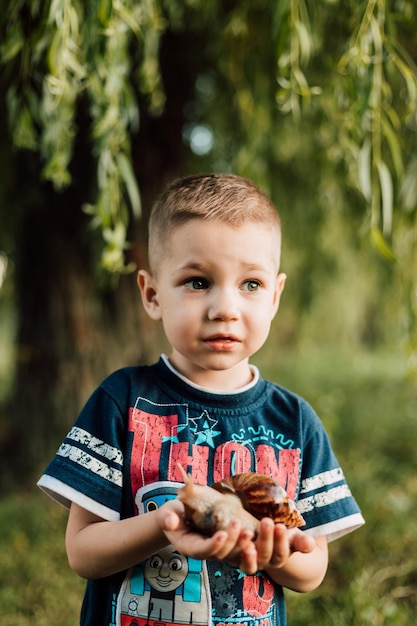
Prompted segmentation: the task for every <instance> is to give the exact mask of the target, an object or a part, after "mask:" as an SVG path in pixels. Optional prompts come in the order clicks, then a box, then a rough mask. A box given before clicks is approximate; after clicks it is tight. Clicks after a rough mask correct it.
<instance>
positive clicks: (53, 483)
mask: <svg viewBox="0 0 417 626" xmlns="http://www.w3.org/2000/svg"><path fill="white" fill-rule="evenodd" d="M124 422H125V420H124V416H123V409H121V408H120V407H119V406H118V404H117V403H116V401H115V400H114V399H113V398H112V396H111V395H110V394H109V393H108V391H106V389H105V388H104V387H103V386H101V387H99V388H98V389H97V390H96V391H95V392H94V393H93V395H92V396H91V397H90V399H89V400H88V402H87V404H86V405H85V407H84V409H83V410H82V411H81V413H80V415H79V417H78V419H77V421H76V423H75V424H74V426H73V427H72V428H71V430H70V431H69V433H68V434H67V436H66V438H65V439H64V441H63V443H62V444H61V446H60V447H59V449H58V451H57V453H56V455H55V457H54V458H53V459H52V461H51V462H50V463H49V465H48V466H47V468H46V469H45V471H44V473H43V475H42V476H41V478H40V479H39V481H38V486H39V487H40V488H41V489H42V490H43V491H44V492H45V493H46V494H48V495H49V496H51V497H52V498H53V499H54V500H56V501H57V502H59V503H60V504H62V505H64V506H65V507H68V508H69V506H70V505H71V502H74V503H76V504H78V505H79V506H82V507H83V508H85V509H87V510H88V511H90V512H92V513H94V514H96V515H98V516H100V517H102V518H103V519H106V520H109V521H117V520H118V519H120V510H121V501H122V487H123V452H122V450H123V445H122V439H123V437H125V428H124Z"/></svg>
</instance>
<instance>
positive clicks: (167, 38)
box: [0, 0, 417, 469]
mask: <svg viewBox="0 0 417 626" xmlns="http://www.w3.org/2000/svg"><path fill="white" fill-rule="evenodd" d="M416 25H417V15H416V8H415V6H414V3H413V2H411V1H407V0H366V1H364V2H360V3H358V2H354V1H353V0H349V1H348V2H338V1H337V0H334V1H327V2H317V3H315V2H306V1H305V0H261V1H260V2H256V3H253V2H250V0H244V1H240V2H234V1H233V0H226V1H225V0H211V1H209V2H206V1H203V0H188V1H186V2H180V1H179V0H178V1H177V0H146V1H145V0H144V1H143V2H142V1H141V2H135V1H134V0H117V1H116V0H88V1H86V2H81V0H49V1H46V2H41V1H40V0H13V1H11V0H9V1H8V2H7V6H6V8H5V9H4V11H3V12H2V15H1V17H0V27H1V32H2V37H1V41H2V42H3V43H2V47H1V58H2V63H3V69H4V72H3V77H2V85H3V89H2V93H4V94H5V102H4V103H3V106H4V107H5V109H6V110H7V113H8V119H9V128H10V133H11V134H10V143H12V144H13V145H14V146H15V148H17V149H18V152H16V153H14V155H13V168H11V170H10V174H11V176H10V178H9V179H8V181H7V185H5V184H4V185H3V191H2V195H3V197H5V198H7V202H3V203H2V209H0V210H2V213H6V212H7V211H8V214H7V215H5V217H4V220H5V223H6V219H7V220H8V228H7V232H8V233H9V235H8V239H7V241H11V239H10V232H11V231H13V233H14V237H13V238H12V240H13V241H17V242H18V244H17V245H16V247H15V250H16V254H15V257H16V267H17V269H16V291H17V305H18V311H19V320H20V324H19V331H18V342H19V345H20V351H19V355H20V358H19V367H18V373H17V384H16V394H15V399H14V402H13V406H14V407H19V408H18V410H17V411H16V418H15V420H14V424H15V427H14V429H12V430H11V431H10V434H11V436H12V437H13V440H16V439H17V436H20V438H21V440H22V446H21V452H20V453H19V455H18V458H19V462H20V464H21V465H23V464H24V463H27V468H28V469H31V468H32V467H33V465H34V462H35V459H39V458H40V457H44V456H46V454H47V452H49V450H50V448H51V445H52V443H51V442H56V441H57V440H59V437H57V431H58V430H60V433H61V434H62V422H65V421H66V420H68V422H69V423H70V422H71V421H72V419H73V414H74V411H75V410H76V409H77V408H79V406H80V404H81V401H82V400H84V399H85V395H86V393H87V388H89V389H91V387H92V383H93V382H97V379H99V378H100V377H101V375H102V374H103V372H105V371H108V369H112V368H113V367H114V365H115V361H114V353H115V351H117V352H118V353H119V355H120V359H119V360H120V362H126V361H128V362H131V361H138V360H140V359H147V357H148V351H149V344H150V342H149V343H147V342H146V337H148V338H149V333H141V334H139V333H138V331H137V330H136V325H143V324H145V320H144V319H142V318H141V317H140V314H139V313H138V311H139V309H136V303H135V300H134V298H135V296H133V288H134V285H133V280H132V277H131V276H130V275H129V274H126V275H124V274H125V273H126V272H128V271H129V270H130V269H131V268H132V266H133V264H134V263H135V261H137V259H138V258H140V259H141V262H142V260H143V258H144V247H145V243H146V235H145V226H146V220H147V215H148V211H149V206H150V202H151V200H152V199H153V197H154V196H155V194H156V192H157V190H159V188H160V187H161V184H162V183H163V181H164V180H167V179H169V178H172V177H173V176H176V175H178V174H182V173H185V172H186V171H193V170H202V169H209V170H233V171H235V172H237V173H239V174H242V175H247V176H249V177H251V178H253V179H255V180H256V181H257V182H258V183H259V184H260V185H261V186H262V187H263V188H264V189H265V190H266V191H267V192H268V193H270V194H271V196H272V197H273V199H276V200H277V204H279V206H280V209H281V211H282V214H283V219H284V222H286V217H287V216H289V215H290V213H291V212H292V213H291V220H289V219H288V220H287V221H288V223H289V226H288V232H289V236H290V238H291V237H293V238H294V239H295V238H297V237H299V236H300V232H301V233H305V234H306V237H305V239H304V243H303V255H302V256H301V257H299V258H297V259H296V260H295V263H296V264H298V266H299V268H300V271H302V270H304V269H305V270H307V269H308V271H309V272H310V274H309V275H310V276H312V273H311V272H312V271H313V270H314V271H316V272H319V271H320V272H323V271H324V268H326V267H328V266H329V265H331V263H329V255H330V254H333V252H334V251H329V250H323V249H322V248H323V246H322V245H321V243H320V242H321V241H322V237H323V232H324V230H325V228H328V229H329V228H330V227H329V224H332V223H333V221H332V220H334V219H335V212H337V219H338V220H339V222H340V223H343V224H344V228H346V229H347V230H348V231H349V232H351V233H352V237H353V236H356V237H357V238H359V239H360V237H358V234H357V229H358V225H362V229H363V226H364V225H365V228H366V230H367V232H369V233H370V235H371V239H372V241H373V243H374V244H375V245H376V246H377V248H378V250H379V251H380V252H381V253H382V254H383V255H384V256H385V257H386V258H387V259H388V260H389V262H390V263H394V259H396V264H395V265H396V269H395V270H392V271H393V272H397V274H398V276H399V277H401V290H402V291H401V295H402V301H403V302H405V301H407V320H408V323H409V326H410V331H409V335H408V336H409V337H410V345H411V346H412V350H415V343H416V338H415V335H414V338H413V333H416V331H415V330H413V329H415V327H416V325H415V318H416V316H417V301H416V294H415V291H414V288H413V277H414V276H415V274H416V270H417V259H416V252H415V250H416V246H415V237H416V215H417V211H416V206H417V185H416V183H415V180H417V178H416V168H417V161H416V158H415V156H414V154H415V143H416V134H415V130H416V129H415V109H416V104H417V71H416V68H415V65H414V62H413V58H415V56H416V49H415V46H416V44H415V37H414V33H415V29H416ZM196 153H197V155H198V156H196ZM306 173H307V176H306ZM22 178H23V179H24V180H25V182H26V184H25V186H24V187H22V186H21V185H20V184H19V181H21V180H22ZM41 179H42V181H43V182H42V183H40V182H39V181H40V180H41ZM299 181H302V183H303V184H302V185H300V182H299ZM307 202H308V206H309V211H308V212H306V211H305V208H304V207H305V206H306V203H307ZM7 206H9V207H10V206H13V213H14V217H13V218H12V219H10V218H9V214H10V209H6V207H7ZM2 221H3V218H2ZM101 236H102V240H103V242H104V245H102V244H101V243H100V238H101ZM0 238H2V239H3V240H4V241H5V238H6V235H5V234H2V235H0ZM129 241H135V245H134V246H133V245H132V244H129V243H128V242H129ZM0 244H1V245H2V246H4V247H6V248H7V245H10V244H7V243H5V242H3V241H2V240H1V239H0ZM13 245H14V244H13ZM320 249H321V250H320ZM318 250H320V254H317V251H318ZM6 251H7V250H6ZM326 255H327V256H326ZM34 259H37V260H38V262H39V265H38V266H37V268H38V271H37V273H36V274H35V276H34V275H33V272H31V271H30V269H31V268H34ZM100 265H101V266H102V267H103V268H104V269H105V270H106V271H109V270H110V271H112V272H116V273H117V274H118V275H119V278H118V279H117V282H118V287H117V289H110V288H109V286H108V285H105V281H104V279H103V274H102V273H100V272H99V270H98V267H99V266H100ZM326 271H327V270H326ZM98 277H99V278H100V280H98V281H97V278H98ZM97 284H98V285H99V286H97ZM297 297H298V298H299V301H300V302H303V304H304V305H305V306H307V305H308V304H309V303H310V302H311V301H312V299H313V298H314V289H312V287H311V281H310V282H309V281H308V280H306V281H304V282H303V284H302V286H301V288H300V290H299V294H298V296H297ZM132 300H133V302H134V304H133V305H132ZM128 311H133V313H130V314H129V313H128ZM375 317H376V313H374V318H375ZM126 318H130V320H131V321H130V323H129V325H128V329H126V325H125V324H126V322H125V321H124V320H125V319H126ZM110 329H111V331H110ZM112 337H114V338H115V345H114V344H113V345H111V346H110V345H109V343H111V341H112V339H111V338H112ZM132 346H134V347H132ZM110 361H112V364H111V366H110ZM33 380H36V385H33V384H29V382H30V381H33ZM63 407H65V409H64V408H63ZM45 414H47V416H48V417H47V420H45V417H44V415H45ZM20 415H25V416H30V419H29V418H27V417H26V421H25V425H24V426H23V424H22V422H21V420H20V419H19V416H20ZM51 423H53V424H54V426H53V428H51V427H50V425H51ZM30 444H31V445H30ZM41 444H42V445H41ZM29 450H31V451H30V452H28V451H29Z"/></svg>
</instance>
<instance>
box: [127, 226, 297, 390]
mask: <svg viewBox="0 0 417 626" xmlns="http://www.w3.org/2000/svg"><path fill="white" fill-rule="evenodd" d="M278 263H279V241H278V236H277V234H276V233H274V232H272V231H270V230H269V229H267V227H266V226H264V225H263V224H259V223H257V222H247V223H245V224H243V225H242V226H240V227H233V226H230V225H228V224H225V223H223V222H205V221H202V220H201V219H195V220H192V221H190V222H188V223H187V224H184V225H183V226H180V227H178V228H176V229H175V230H174V231H173V233H172V234H171V237H170V240H169V243H168V245H167V247H165V249H163V250H161V257H160V262H159V266H158V272H157V276H151V275H150V274H149V273H148V272H145V271H143V270H141V271H140V272H139V276H138V283H139V287H140V289H141V293H142V299H143V303H144V306H145V308H146V310H147V312H148V313H149V315H150V316H151V317H152V318H153V319H155V320H162V323H163V326H164V330H165V334H166V336H167V339H168V341H169V343H170V345H171V347H172V353H171V355H170V361H171V363H172V364H173V365H174V366H175V367H176V368H177V369H178V371H180V372H181V373H182V374H183V375H184V376H186V377H187V378H189V379H190V380H191V381H193V382H195V383H197V384H199V385H202V386H205V387H208V388H213V389H235V388H238V387H240V386H243V385H245V384H247V383H248V382H249V381H250V370H249V368H248V359H249V357H250V356H251V355H252V354H254V353H255V352H256V351H257V350H259V348H260V347H261V346H262V345H263V343H264V342H265V340H266V338H267V336H268V333H269V329H270V325H271V321H272V319H273V317H274V315H275V313H276V312H277V310H278V306H279V300H280V296H281V293H282V290H283V288H284V284H285V278H286V277H285V275H284V274H278V275H277V271H278Z"/></svg>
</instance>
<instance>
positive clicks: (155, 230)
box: [149, 174, 281, 272]
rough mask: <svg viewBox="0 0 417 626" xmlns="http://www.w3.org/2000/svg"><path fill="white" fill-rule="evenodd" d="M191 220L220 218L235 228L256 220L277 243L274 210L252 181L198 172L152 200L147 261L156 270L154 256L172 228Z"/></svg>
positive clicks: (277, 226)
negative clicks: (271, 234) (273, 235)
mask: <svg viewBox="0 0 417 626" xmlns="http://www.w3.org/2000/svg"><path fill="white" fill-rule="evenodd" d="M192 219H202V220H207V221H221V222H224V223H226V224H229V225H231V226H236V227H239V226H241V225H242V224H243V223H245V222H258V223H261V224H263V225H265V226H267V227H269V228H270V229H271V230H272V231H274V232H275V233H276V235H277V246H278V250H279V248H280V243H281V224H280V219H279V215H278V212H277V210H276V208H275V206H274V205H273V203H272V202H271V200H270V199H269V198H268V196H267V195H266V194H265V193H264V192H263V191H261V190H260V189H259V188H258V187H257V186H256V185H255V184H254V183H253V182H252V181H250V180H248V179H247V178H242V177H241V176H236V175H234V174H198V175H195V176H188V177H186V178H181V179H179V180H176V181H174V182H173V183H171V184H170V185H169V186H168V187H167V189H166V190H165V191H164V192H163V193H162V194H161V195H160V196H159V198H158V199H157V200H156V202H155V204H154V206H153V208H152V211H151V215H150V218H149V264H150V269H151V271H152V272H155V271H156V268H157V266H158V258H159V257H160V253H161V250H163V249H164V247H165V244H166V242H167V240H168V238H169V237H170V236H171V234H172V231H173V230H174V229H175V228H176V227H178V226H181V225H183V224H186V223H187V222H188V221H190V220H192Z"/></svg>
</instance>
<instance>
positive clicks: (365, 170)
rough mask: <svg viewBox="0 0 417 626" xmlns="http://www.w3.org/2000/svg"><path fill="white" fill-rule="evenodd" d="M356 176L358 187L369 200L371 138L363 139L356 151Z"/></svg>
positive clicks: (370, 188)
mask: <svg viewBox="0 0 417 626" xmlns="http://www.w3.org/2000/svg"><path fill="white" fill-rule="evenodd" d="M358 177H359V189H360V190H361V191H362V193H363V195H364V197H365V199H366V200H367V201H368V202H370V201H371V198H372V180H371V140H370V139H369V138H367V139H365V141H364V142H363V144H362V147H361V148H360V150H359V153H358Z"/></svg>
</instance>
